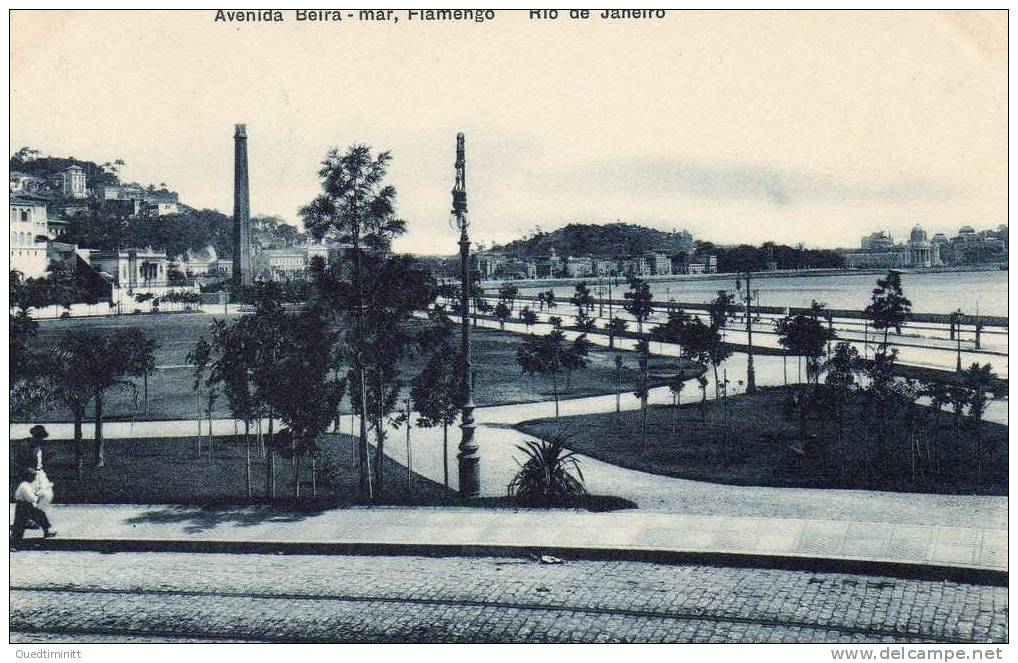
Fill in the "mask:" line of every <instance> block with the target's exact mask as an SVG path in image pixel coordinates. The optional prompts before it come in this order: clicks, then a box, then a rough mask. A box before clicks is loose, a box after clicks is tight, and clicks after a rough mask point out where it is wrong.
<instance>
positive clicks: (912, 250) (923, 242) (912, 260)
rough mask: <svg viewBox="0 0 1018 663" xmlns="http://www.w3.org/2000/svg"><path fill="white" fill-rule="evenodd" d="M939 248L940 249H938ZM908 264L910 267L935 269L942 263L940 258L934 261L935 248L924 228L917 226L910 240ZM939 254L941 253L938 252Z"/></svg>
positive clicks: (913, 229)
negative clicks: (935, 266) (934, 267)
mask: <svg viewBox="0 0 1018 663" xmlns="http://www.w3.org/2000/svg"><path fill="white" fill-rule="evenodd" d="M937 248H939V247H937ZM907 250H908V264H909V266H910V267H933V266H934V265H936V264H939V263H940V256H939V255H938V256H936V260H934V255H933V253H934V246H933V245H932V244H930V240H929V237H928V236H927V234H926V231H925V230H923V227H922V226H920V225H919V224H916V226H915V227H914V228H912V232H911V234H910V235H909V238H908V245H907ZM937 253H939V251H937Z"/></svg>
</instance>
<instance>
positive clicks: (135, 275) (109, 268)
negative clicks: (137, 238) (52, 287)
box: [10, 156, 330, 303]
mask: <svg viewBox="0 0 1018 663" xmlns="http://www.w3.org/2000/svg"><path fill="white" fill-rule="evenodd" d="M19 161H20V162H21V163H27V164H31V165H34V167H35V170H36V172H23V171H21V170H17V169H15V168H14V165H16V164H17V163H18V162H19ZM68 161H72V163H70V165H67V162H68ZM81 163H82V164H84V167H83V165H79V163H74V162H73V160H70V159H51V158H48V157H42V158H38V159H28V160H18V158H17V156H16V157H15V158H14V159H12V169H11V173H10V238H11V244H10V263H11V269H12V270H16V271H18V272H20V273H21V274H22V275H23V276H24V277H25V278H44V277H46V276H47V275H49V274H50V273H54V272H56V273H72V274H73V275H74V278H75V279H76V280H77V282H78V283H79V284H87V287H88V289H90V290H92V291H93V292H96V293H97V294H98V296H99V299H101V300H102V299H108V301H111V302H114V303H118V302H120V301H122V300H125V299H126V298H128V297H129V296H133V295H135V294H142V295H156V296H158V295H160V294H165V293H166V292H169V291H174V290H177V291H180V290H185V291H187V290H190V291H195V292H197V291H198V290H199V288H200V286H202V285H207V284H209V283H212V282H221V281H224V280H227V279H228V278H229V277H230V275H231V273H232V267H233V261H232V260H231V258H230V256H229V255H221V254H222V253H223V251H217V250H216V248H215V247H214V246H212V245H211V244H208V245H205V246H202V247H200V248H186V249H185V250H183V251H180V252H179V253H178V252H169V251H167V250H165V249H164V248H162V247H156V248H154V247H153V246H125V247H122V248H121V247H116V248H110V247H106V248H101V247H95V246H86V245H80V244H77V243H74V242H68V241H65V240H66V235H67V234H68V229H69V227H70V226H71V225H72V224H74V223H91V222H95V220H97V219H110V218H112V219H118V220H120V221H122V222H124V223H136V224H142V223H145V222H150V223H152V224H159V223H169V219H170V218H171V217H175V216H178V215H182V214H191V213H193V212H194V210H193V209H192V208H190V207H188V206H187V205H185V204H183V203H181V202H180V199H179V194H178V193H177V192H175V191H171V190H169V189H168V188H167V187H166V186H165V185H161V186H159V187H156V186H154V185H149V186H142V185H140V184H137V183H133V182H132V183H126V184H122V183H120V182H119V181H118V178H117V175H116V168H117V167H116V165H114V164H104V165H103V166H101V167H99V166H96V165H95V164H92V163H90V162H81ZM40 171H41V172H40ZM223 219H224V220H225V219H226V217H225V216H224V217H223ZM190 221H191V222H192V223H200V222H201V221H200V220H199V219H198V218H193V219H190ZM269 221H270V222H271V225H278V226H283V225H285V224H281V223H279V224H277V223H276V221H278V220H276V219H274V218H273V217H269ZM252 222H253V225H255V226H256V228H257V229H259V230H263V231H264V232H263V233H262V236H263V237H264V236H270V237H271V236H272V231H274V230H275V228H268V229H265V228H259V227H258V224H259V219H253V220H252ZM287 230H288V231H289V233H288V235H287V237H288V240H289V241H287V242H285V244H287V245H286V246H281V247H280V246H277V245H276V243H275V242H272V241H266V242H260V243H256V244H255V245H254V246H253V247H252V252H253V259H254V260H253V264H254V268H255V270H256V273H257V275H258V276H259V277H260V278H269V279H274V280H291V279H301V278H306V276H307V270H308V266H309V265H310V263H311V260H312V259H313V258H314V257H315V256H319V255H320V256H323V257H325V256H327V255H328V252H329V250H330V249H329V247H328V246H327V245H325V244H320V243H315V242H311V241H310V240H309V239H308V238H307V237H306V236H305V235H303V234H301V233H299V232H298V231H297V230H296V228H293V227H288V228H287ZM284 234H285V233H284Z"/></svg>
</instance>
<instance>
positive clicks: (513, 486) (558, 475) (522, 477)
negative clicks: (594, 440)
mask: <svg viewBox="0 0 1018 663" xmlns="http://www.w3.org/2000/svg"><path fill="white" fill-rule="evenodd" d="M567 441H568V436H567V435H565V434H561V433H559V434H556V435H552V436H550V437H549V438H547V439H542V440H528V441H527V442H525V443H524V444H523V445H522V446H520V445H517V447H516V448H517V449H519V450H520V451H522V452H523V453H524V454H526V460H525V461H524V462H522V463H520V461H518V460H517V461H516V462H517V464H518V465H519V466H520V469H519V471H518V472H517V473H516V476H514V477H513V479H512V481H510V482H509V487H508V493H509V496H510V497H512V498H515V499H516V500H519V501H521V502H543V501H548V500H554V499H561V498H563V497H569V496H573V495H584V494H586V492H587V491H586V488H584V486H583V481H584V479H583V471H582V470H581V469H580V464H579V461H578V460H577V459H576V452H574V451H570V450H568V449H566V442H567Z"/></svg>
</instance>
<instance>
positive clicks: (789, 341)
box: [777, 302, 835, 384]
mask: <svg viewBox="0 0 1018 663" xmlns="http://www.w3.org/2000/svg"><path fill="white" fill-rule="evenodd" d="M823 309H824V306H823V304H818V303H817V302H813V304H812V306H811V307H810V310H809V312H808V313H797V314H795V315H789V316H787V317H784V318H781V319H780V320H778V322H777V331H778V342H779V343H780V344H781V346H782V347H784V348H785V349H786V350H787V351H788V352H789V353H791V354H792V355H794V356H796V357H805V358H806V382H807V383H809V384H815V383H816V381H817V380H818V378H819V375H820V357H822V356H823V355H824V353H825V352H826V349H827V343H828V341H830V340H832V339H833V338H834V337H835V336H834V332H833V331H831V330H830V329H829V328H828V327H826V326H825V325H824V324H823V323H822V322H821V321H820V314H821V313H822V312H823Z"/></svg>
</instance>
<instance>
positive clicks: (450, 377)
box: [410, 344, 464, 487]
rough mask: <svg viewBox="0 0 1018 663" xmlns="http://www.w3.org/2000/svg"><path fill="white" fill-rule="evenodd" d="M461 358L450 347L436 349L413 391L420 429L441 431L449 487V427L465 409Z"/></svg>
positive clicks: (446, 479) (411, 396) (444, 474)
mask: <svg viewBox="0 0 1018 663" xmlns="http://www.w3.org/2000/svg"><path fill="white" fill-rule="evenodd" d="M463 368H464V364H463V359H462V356H461V355H460V354H459V353H457V352H456V351H455V350H453V348H452V347H451V346H449V345H448V344H441V345H438V346H436V347H435V349H434V351H433V352H432V353H431V355H430V356H429V358H428V362H427V364H425V366H424V369H423V370H422V371H421V373H420V374H419V375H418V376H417V377H416V378H414V380H413V383H412V385H411V387H410V398H411V399H412V401H413V404H414V409H416V410H417V413H418V414H419V415H420V416H419V417H418V419H417V425H418V426H421V427H423V428H429V427H431V426H441V427H442V469H443V477H444V480H445V486H446V487H448V486H449V426H451V425H452V424H454V423H456V417H457V416H458V415H459V412H460V408H462V407H463V393H464V390H463V374H464V370H463Z"/></svg>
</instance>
